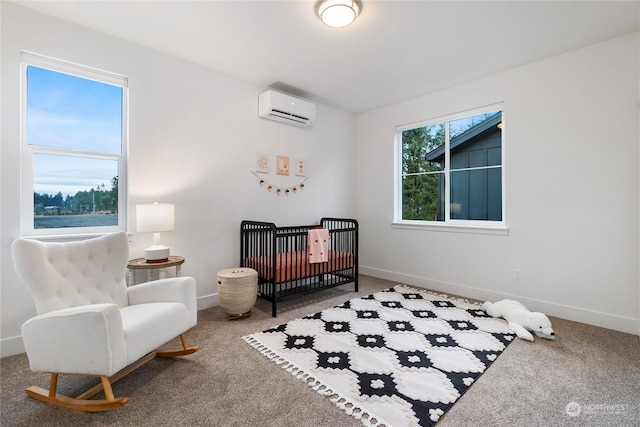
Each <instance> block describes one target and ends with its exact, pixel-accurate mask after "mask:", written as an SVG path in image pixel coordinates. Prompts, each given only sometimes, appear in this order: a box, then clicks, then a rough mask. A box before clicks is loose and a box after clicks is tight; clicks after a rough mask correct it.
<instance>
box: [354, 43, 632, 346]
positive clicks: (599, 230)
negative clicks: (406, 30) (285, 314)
mask: <svg viewBox="0 0 640 427" xmlns="http://www.w3.org/2000/svg"><path fill="white" fill-rule="evenodd" d="M638 39H639V35H638V34H633V35H630V36H627V37H622V38H619V39H615V40H610V41H608V42H606V43H601V44H598V45H594V46H591V47H588V48H585V49H581V50H577V51H573V52H570V53H568V54H565V55H561V56H557V57H553V58H550V59H547V60H544V61H540V62H537V63H534V64H531V65H528V66H523V67H520V68H517V69H513V70H511V71H508V72H504V73H500V74H497V75H493V76H490V77H486V78H483V79H480V80H476V81H472V82H469V83H467V84H462V85H459V86H456V87H452V88H450V89H447V90H443V91H440V92H437V93H433V94H430V95H426V96H421V97H417V98H415V99H412V100H409V101H406V102H402V103H399V104H395V105H390V106H387V107H385V108H380V109H377V110H374V111H370V112H367V113H365V114H360V115H358V116H357V118H356V158H357V160H358V163H357V168H356V195H357V196H356V197H357V202H356V206H357V207H356V213H357V217H358V219H359V221H360V224H361V232H360V235H361V245H360V248H361V252H360V263H361V270H360V271H361V272H362V273H365V274H370V275H373V276H377V277H382V278H387V279H391V280H397V281H400V282H404V283H408V284H414V285H418V286H424V287H428V288H432V289H435V290H440V291H447V292H453V293H457V294H461V295H464V296H467V297H471V298H478V299H487V300H497V299H502V298H506V297H517V298H518V299H520V300H522V301H523V302H525V303H526V304H528V305H529V306H530V307H529V308H530V309H532V310H540V311H544V312H547V313H548V314H551V315H556V316H560V317H563V318H567V319H572V320H577V321H582V322H585V323H590V324H594V325H599V326H603V327H607V328H611V329H617V330H621V331H625V332H630V333H634V334H639V333H640V322H639V317H640V315H639V301H640V298H639V295H638V294H639V284H638V283H639V282H638V259H639V251H638V236H639V229H638V218H639V209H638V203H639V197H638V196H639V187H638V179H639V177H638V169H639V161H638V159H639V150H638V148H639V147H638V145H639V130H638V129H639V120H638V108H639V105H638V96H639V94H640V93H639V88H638V79H639V66H638V62H639V43H638ZM499 101H504V123H505V130H504V135H505V150H506V156H505V159H504V172H505V173H504V176H505V179H506V221H507V224H508V226H509V233H508V235H507V236H496V235H482V234H467V233H452V232H439V231H423V230H420V231H416V230H405V229H397V228H392V227H391V223H392V220H393V203H394V199H393V198H394V195H393V191H394V188H393V186H394V184H393V182H394V160H393V159H394V142H393V138H394V127H395V126H396V125H400V124H406V123H412V122H415V121H419V120H423V119H429V118H434V117H438V116H442V115H446V114H450V113H454V112H458V111H464V110H467V109H471V108H475V107H480V106H484V105H488V104H492V103H495V102H499ZM516 268H519V269H521V271H522V280H514V269H516Z"/></svg>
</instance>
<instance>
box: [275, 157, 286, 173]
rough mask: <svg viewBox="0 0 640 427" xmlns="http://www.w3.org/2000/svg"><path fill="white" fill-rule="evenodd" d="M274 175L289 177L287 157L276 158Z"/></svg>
mask: <svg viewBox="0 0 640 427" xmlns="http://www.w3.org/2000/svg"><path fill="white" fill-rule="evenodd" d="M276 174H278V175H289V157H288V156H281V155H278V156H276Z"/></svg>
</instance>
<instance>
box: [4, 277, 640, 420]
mask: <svg viewBox="0 0 640 427" xmlns="http://www.w3.org/2000/svg"><path fill="white" fill-rule="evenodd" d="M393 285H395V283H393V282H388V281H384V280H380V279H375V278H372V277H368V276H361V281H360V292H358V293H357V294H356V293H354V292H352V289H353V286H352V285H345V286H343V287H341V288H337V289H333V290H328V291H323V292H321V293H317V294H313V295H309V296H307V297H302V298H297V299H292V300H289V301H287V302H284V303H282V304H281V305H280V306H279V310H278V313H279V314H278V317H277V318H275V319H274V318H272V317H271V315H270V313H271V307H270V305H269V304H268V303H267V302H266V301H263V300H258V303H257V304H256V307H255V308H254V310H253V315H252V316H251V317H249V318H244V319H237V320H233V321H228V320H226V316H225V315H224V313H223V312H222V310H221V309H220V308H219V307H215V308H212V309H208V310H202V311H201V312H199V317H198V325H197V326H196V327H195V328H194V329H193V330H191V331H190V332H188V333H187V337H188V339H189V343H190V344H198V345H200V346H201V350H200V351H199V352H198V353H196V354H194V355H192V356H187V357H183V358H179V359H173V360H171V359H168V360H166V359H157V360H154V361H151V362H150V363H148V364H147V365H145V366H144V367H142V368H140V369H138V370H137V371H135V372H134V373H133V374H130V375H129V376H127V377H125V378H124V379H122V380H121V381H119V382H118V383H116V384H115V385H114V393H115V395H116V396H128V397H129V402H128V403H127V404H126V405H124V406H123V407H122V408H120V409H117V410H115V411H111V412H103V413H77V412H72V411H68V410H63V409H58V408H53V407H49V406H47V405H45V404H43V403H40V402H37V401H35V400H33V399H31V398H28V397H27V396H26V395H25V394H24V389H25V388H27V387H28V386H30V385H39V386H41V387H45V388H46V387H48V379H49V376H48V375H46V374H40V373H33V372H31V370H30V369H29V366H28V361H27V358H26V356H25V355H24V354H23V355H17V356H12V357H7V358H3V359H1V360H0V386H1V391H0V405H1V406H0V426H2V427H8V426H35V425H41V426H42V425H44V426H47V425H65V426H112V425H117V426H165V425H176V426H178V425H179V426H182V425H185V426H274V427H275V426H278V427H280V426H300V427H303V426H309V427H311V426H360V425H362V424H361V423H360V421H358V420H356V419H354V418H352V417H350V416H349V415H347V414H345V413H344V412H342V410H340V409H338V408H337V407H336V406H335V405H334V404H333V403H331V402H329V401H328V399H327V398H326V397H323V396H321V395H319V394H317V393H316V392H315V391H313V390H312V389H311V388H310V387H308V386H307V385H305V384H304V383H302V382H301V381H298V380H296V379H295V378H293V377H292V376H291V374H289V373H287V372H286V371H284V370H283V369H281V368H280V367H278V366H277V365H275V364H274V363H272V362H270V361H268V360H266V359H265V358H264V357H263V356H262V355H261V354H260V353H259V352H257V351H255V350H254V349H253V348H251V347H250V346H249V345H248V344H246V343H245V342H244V341H243V340H242V339H241V337H242V336H244V335H247V334H250V333H252V332H258V331H262V330H264V329H267V328H270V327H273V326H276V325H279V324H281V323H285V322H287V321H289V320H292V319H295V318H299V317H302V316H305V315H308V314H312V313H315V312H318V311H320V310H322V309H324V308H328V307H332V306H334V305H338V304H341V303H342V302H344V301H347V300H349V299H351V298H353V297H354V296H356V295H358V296H362V295H367V294H369V293H372V292H375V291H377V290H382V289H386V288H389V287H392V286H393ZM552 322H553V326H554V329H555V331H556V335H557V339H556V340H555V341H546V340H541V339H536V341H535V342H533V343H529V342H525V341H521V340H516V341H515V342H514V343H512V344H511V345H509V346H508V347H507V349H506V350H505V351H504V353H503V354H502V355H501V356H500V357H499V358H498V359H497V361H496V362H495V363H494V364H493V365H491V367H490V368H489V369H488V370H487V372H485V373H484V374H483V375H482V376H481V377H480V378H479V379H478V381H476V382H475V383H474V384H473V385H472V386H471V388H470V389H469V391H468V392H467V393H466V394H465V395H463V396H462V397H461V398H460V399H459V400H458V402H456V404H455V405H454V406H453V408H451V409H450V410H449V411H448V412H447V413H446V414H445V416H444V417H443V418H442V419H441V420H440V421H439V422H438V424H437V425H438V427H440V426H461V425H478V426H480V425H482V426H616V427H618V426H638V425H639V424H638V420H640V339H639V338H638V337H637V336H634V335H629V334H624V333H620V332H615V331H611V330H606V329H602V328H597V327H593V326H587V325H583V324H579V323H575V322H570V321H566V320H561V319H556V318H552ZM177 345H179V342H178V341H176V343H174V345H173V346H174V347H175V346H177ZM93 384H94V381H91V380H87V379H85V378H81V377H61V379H60V383H59V391H60V392H61V393H66V394H69V395H74V394H78V393H80V392H82V391H83V388H84V387H85V385H93ZM574 403H575V404H574ZM576 404H577V405H576ZM567 408H568V409H567Z"/></svg>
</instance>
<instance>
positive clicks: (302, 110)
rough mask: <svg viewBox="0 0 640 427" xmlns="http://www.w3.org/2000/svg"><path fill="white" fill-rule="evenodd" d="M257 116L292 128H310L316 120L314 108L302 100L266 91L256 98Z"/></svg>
mask: <svg viewBox="0 0 640 427" xmlns="http://www.w3.org/2000/svg"><path fill="white" fill-rule="evenodd" d="M258 115H259V116H260V117H262V118H265V119H269V120H275V121H277V122H282V123H287V124H290V125H294V126H311V125H312V124H313V122H314V121H315V120H316V106H315V105H314V104H312V103H310V102H309V101H305V100H304V99H299V98H294V97H293V96H291V95H286V94H284V93H280V92H276V91H274V90H267V91H265V92H263V93H261V94H260V97H259V98H258Z"/></svg>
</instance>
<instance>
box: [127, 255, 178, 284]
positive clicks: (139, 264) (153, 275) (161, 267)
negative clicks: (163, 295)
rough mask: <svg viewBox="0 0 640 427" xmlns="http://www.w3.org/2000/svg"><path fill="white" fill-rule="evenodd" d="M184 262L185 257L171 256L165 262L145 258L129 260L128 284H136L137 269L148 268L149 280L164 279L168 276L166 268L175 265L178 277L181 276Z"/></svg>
mask: <svg viewBox="0 0 640 427" xmlns="http://www.w3.org/2000/svg"><path fill="white" fill-rule="evenodd" d="M182 264H184V257H181V256H170V257H169V260H168V261H165V262H153V263H151V262H147V260H145V259H144V258H136V259H132V260H129V262H128V263H127V268H128V269H129V278H128V283H127V285H128V286H133V285H135V284H136V270H146V271H147V280H148V281H152V280H157V279H164V278H165V277H167V272H166V270H165V269H166V268H168V267H175V268H176V277H178V276H180V273H181V267H182Z"/></svg>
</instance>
